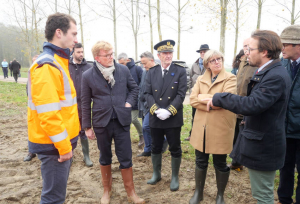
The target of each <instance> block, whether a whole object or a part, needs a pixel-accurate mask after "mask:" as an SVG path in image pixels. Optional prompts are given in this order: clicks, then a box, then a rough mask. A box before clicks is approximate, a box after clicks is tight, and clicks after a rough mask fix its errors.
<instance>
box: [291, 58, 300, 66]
mask: <svg viewBox="0 0 300 204" xmlns="http://www.w3.org/2000/svg"><path fill="white" fill-rule="evenodd" d="M293 62H294V61H293V60H291V63H293ZM296 62H297V65H298V64H299V63H300V57H299V58H298V59H296Z"/></svg>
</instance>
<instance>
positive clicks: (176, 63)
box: [173, 62, 185, 68]
mask: <svg viewBox="0 0 300 204" xmlns="http://www.w3.org/2000/svg"><path fill="white" fill-rule="evenodd" d="M173 64H176V65H178V66H181V67H183V68H185V67H184V66H183V65H182V64H179V63H176V62H175V63H173Z"/></svg>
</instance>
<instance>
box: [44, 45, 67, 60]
mask: <svg viewBox="0 0 300 204" xmlns="http://www.w3.org/2000/svg"><path fill="white" fill-rule="evenodd" d="M43 50H44V52H48V53H49V52H50V53H52V54H57V55H58V56H60V57H62V58H65V59H70V49H69V48H66V49H63V48H60V47H58V46H56V45H53V44H52V43H49V42H44V45H43Z"/></svg>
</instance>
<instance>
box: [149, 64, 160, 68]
mask: <svg viewBox="0 0 300 204" xmlns="http://www.w3.org/2000/svg"><path fill="white" fill-rule="evenodd" d="M158 65H160V64H156V65H154V66H153V67H150V68H149V69H152V68H154V67H156V66H158Z"/></svg>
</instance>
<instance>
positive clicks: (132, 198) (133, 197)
mask: <svg viewBox="0 0 300 204" xmlns="http://www.w3.org/2000/svg"><path fill="white" fill-rule="evenodd" d="M121 173H122V178H123V182H124V187H125V190H126V192H127V199H128V202H129V203H131V202H132V203H134V204H141V203H145V200H144V199H142V198H140V197H138V195H137V194H136V193H135V190H134V184H133V173H132V167H130V168H128V169H121Z"/></svg>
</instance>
